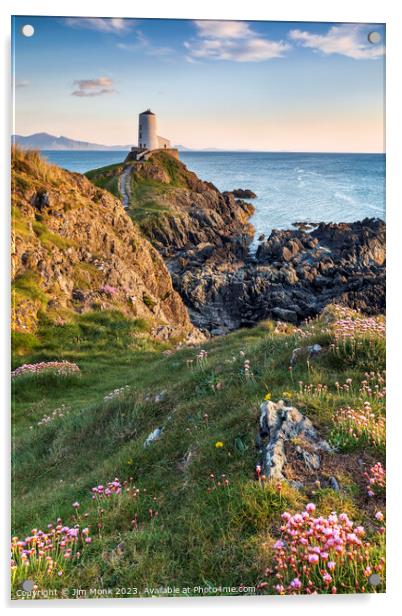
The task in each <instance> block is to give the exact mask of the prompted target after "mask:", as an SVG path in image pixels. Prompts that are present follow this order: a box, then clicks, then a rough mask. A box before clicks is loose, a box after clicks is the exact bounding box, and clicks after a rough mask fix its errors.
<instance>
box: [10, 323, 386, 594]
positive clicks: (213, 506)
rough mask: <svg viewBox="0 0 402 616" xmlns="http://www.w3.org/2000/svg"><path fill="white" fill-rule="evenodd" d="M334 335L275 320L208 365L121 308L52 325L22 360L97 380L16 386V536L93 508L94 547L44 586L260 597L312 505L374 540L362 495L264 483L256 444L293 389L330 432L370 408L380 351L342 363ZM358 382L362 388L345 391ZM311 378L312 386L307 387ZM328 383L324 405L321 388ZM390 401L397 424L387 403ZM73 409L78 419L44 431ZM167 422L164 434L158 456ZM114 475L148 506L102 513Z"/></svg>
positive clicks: (115, 500) (222, 346)
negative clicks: (61, 362)
mask: <svg viewBox="0 0 402 616" xmlns="http://www.w3.org/2000/svg"><path fill="white" fill-rule="evenodd" d="M331 336H332V334H331V331H330V329H329V328H328V326H327V325H326V324H325V322H324V321H323V320H321V321H318V322H317V323H313V324H310V325H309V326H307V327H306V328H305V331H304V337H303V338H302V340H301V339H300V333H299V332H298V331H297V330H296V329H295V328H293V327H292V326H290V327H288V328H287V331H286V332H284V333H281V332H278V331H277V330H275V325H274V324H272V323H262V324H261V325H260V326H258V327H255V328H253V329H245V330H239V331H237V332H235V333H232V334H229V335H228V336H225V337H220V338H216V339H213V340H211V341H210V342H208V343H206V344H205V345H204V346H203V348H204V349H205V350H206V351H207V355H206V356H204V357H202V358H201V359H197V357H196V356H197V354H198V351H199V349H193V348H183V349H179V350H174V349H169V348H167V346H166V345H162V344H158V343H156V342H153V341H152V340H151V339H150V338H149V337H148V335H147V324H146V323H144V322H134V323H131V322H129V321H127V320H126V319H125V318H124V317H123V316H122V315H119V314H118V313H96V312H95V313H92V314H87V315H81V316H80V317H79V318H77V320H76V321H75V322H74V323H71V324H69V325H64V326H55V325H52V324H50V323H46V322H43V323H42V326H41V328H40V330H39V333H38V338H37V341H36V344H35V345H33V346H32V347H31V349H30V351H29V355H26V356H25V357H23V358H21V357H19V358H17V363H18V364H20V363H22V362H23V361H24V362H27V361H29V362H37V361H42V360H50V359H66V360H69V361H74V362H76V363H78V365H79V367H80V370H81V373H80V375H79V376H74V377H71V378H70V377H69V378H56V377H55V376H54V375H49V374H44V375H42V376H41V377H39V376H36V377H35V379H34V380H30V379H29V378H21V377H20V378H17V379H15V380H14V381H13V518H12V527H13V533H15V534H16V535H18V536H19V537H23V536H26V535H27V534H28V533H30V531H31V529H32V528H42V529H46V526H47V524H48V523H49V522H54V521H55V520H56V518H57V517H58V516H60V517H61V518H62V519H63V523H64V524H67V525H69V526H71V525H72V524H73V523H74V521H76V515H77V514H76V513H75V511H74V509H73V508H72V503H73V502H75V501H78V502H79V503H80V507H79V511H78V515H79V516H81V517H80V523H82V524H83V525H84V524H85V525H88V526H89V527H90V530H91V535H92V542H91V543H90V544H89V545H88V546H84V547H83V549H82V556H81V557H80V560H79V562H72V561H71V562H67V563H64V572H63V579H62V580H61V579H60V578H58V577H57V576H47V577H46V576H45V578H40V579H38V585H39V586H41V585H42V587H46V588H52V589H55V590H56V592H59V591H60V588H61V587H62V586H64V587H66V586H67V587H69V586H70V587H75V588H80V589H82V592H88V593H89V592H90V588H95V587H96V588H100V589H102V588H113V589H114V594H115V596H119V595H118V590H117V589H118V588H121V587H127V588H137V596H148V594H149V592H150V594H155V595H158V594H160V591H158V590H157V589H159V588H160V587H161V586H168V585H169V586H176V587H180V588H182V587H186V586H190V588H191V589H193V588H194V587H196V586H199V585H201V586H208V585H212V586H220V585H222V586H240V585H241V584H245V585H249V586H255V585H257V584H258V583H259V582H261V581H262V580H264V579H266V576H265V573H264V572H265V569H266V568H267V566H269V565H270V563H271V560H272V544H273V542H274V541H275V540H276V538H277V537H278V534H279V527H280V525H281V513H282V512H283V511H284V510H289V511H293V512H294V511H297V510H300V509H302V508H303V507H304V505H305V504H306V502H307V501H308V499H311V498H313V499H314V500H315V501H316V504H317V508H318V509H319V510H321V511H322V512H323V514H327V512H329V511H332V510H333V509H334V508H336V509H337V510H338V511H339V512H340V511H341V510H345V511H346V512H347V513H348V514H349V515H351V517H353V520H354V521H355V522H356V523H363V524H364V525H365V524H367V528H368V529H370V519H371V517H370V516H372V510H371V509H370V507H369V506H368V505H367V504H365V503H366V500H367V499H366V500H365V494H364V493H362V492H361V490H360V489H359V488H358V487H355V489H353V490H351V489H349V488H348V490H347V491H345V492H341V493H336V492H334V491H333V490H330V489H328V488H326V489H322V490H318V491H317V492H316V493H315V495H314V494H313V495H312V494H307V493H305V492H304V491H297V490H295V489H293V488H291V487H290V486H288V485H286V484H284V485H283V486H282V489H281V490H279V491H278V489H277V486H276V485H274V484H271V483H269V482H267V483H266V484H265V485H261V484H260V483H258V482H257V481H256V480H255V475H254V469H255V464H256V461H257V454H256V451H255V444H254V440H255V435H256V432H257V422H258V416H259V405H260V404H261V401H262V400H263V399H264V396H265V395H266V393H267V392H270V395H271V399H272V400H277V399H280V398H281V397H283V392H285V391H286V392H287V394H288V395H289V396H290V397H291V399H292V401H293V402H294V404H295V405H296V406H298V407H299V408H301V409H302V410H303V412H305V413H306V414H307V415H309V416H310V417H311V419H312V420H313V421H314V422H315V423H316V424H317V425H318V426H319V427H320V430H321V432H322V435H323V436H324V437H328V435H329V434H330V432H331V430H332V429H333V427H334V412H335V410H336V409H337V408H338V407H340V406H343V405H345V404H349V405H350V406H353V405H354V406H356V405H357V404H358V403H359V400H360V397H361V394H360V393H359V387H358V385H357V384H358V383H359V382H360V381H362V380H363V379H364V378H365V368H364V366H365V363H366V362H368V361H371V360H370V358H371V354H370V349H368V348H367V347H366V346H365V345H360V346H358V348H357V349H356V353H357V354H358V361H357V362H355V363H354V364H353V366H348V365H347V364H342V365H341V364H340V362H339V358H338V356H337V353H336V352H335V351H334V350H331V347H330V344H331V340H332V337H331ZM317 339H320V340H321V341H322V342H324V341H325V342H326V346H325V350H324V351H323V352H322V353H321V354H320V355H319V356H318V357H317V359H316V360H314V361H310V362H309V361H307V360H303V361H302V360H300V362H298V363H297V364H296V366H295V367H294V368H293V370H289V369H288V366H289V361H290V357H291V354H292V350H293V348H295V347H296V346H300V344H303V345H307V344H310V343H311V342H312V341H315V340H317ZM28 347H29V345H28ZM245 358H247V359H248V360H249V361H250V370H251V374H247V372H245V371H244V361H245ZM383 360H384V358H383V357H382V358H381V362H380V363H381V364H382V362H383ZM350 378H352V382H353V386H352V387H350V388H349V389H348V390H345V389H342V390H340V389H339V388H337V386H336V383H345V382H346V380H347V379H350ZM299 381H302V382H303V383H304V384H311V385H312V389H311V390H309V391H308V392H306V391H305V390H304V389H303V387H300V385H299ZM322 384H326V385H327V390H326V391H325V393H324V394H323V393H322V392H320V391H319V392H317V386H318V385H322ZM122 387H125V389H124V390H122V391H120V392H117V393H116V392H115V393H114V394H112V395H111V396H110V395H109V394H110V393H111V392H113V391H114V390H116V389H119V388H122ZM161 392H164V393H163V395H162V396H160V398H161V399H160V400H158V398H157V395H158V394H160V393H161ZM105 398H106V399H105ZM375 404H376V410H377V411H378V412H381V413H384V405H383V404H382V402H381V401H377V402H376V403H375ZM62 405H64V407H65V409H66V410H67V411H68V412H66V413H65V414H64V416H63V417H56V418H55V419H54V420H53V421H51V422H49V423H48V424H47V425H40V426H38V425H37V423H38V422H39V421H40V420H41V418H42V417H43V416H44V415H49V414H51V413H52V411H53V410H55V409H56V408H60V407H61V406H62ZM31 426H32V428H31ZM157 427H160V428H162V434H161V437H160V438H159V440H157V441H155V442H154V443H152V444H151V445H150V446H149V447H145V448H144V441H145V439H146V438H147V436H148V435H149V434H150V433H151V432H152V431H154V430H155V428H157ZM216 443H221V444H222V446H220V447H217V446H216ZM359 448H361V449H360V450H361V452H362V454H364V455H371V456H372V458H373V459H375V460H380V461H383V452H382V451H380V450H377V449H376V448H375V447H372V448H371V449H370V448H369V449H368V448H367V445H366V444H364V445H363V444H361V443H360V442H359V443H358V444H357V451H359ZM186 461H187V462H186ZM211 473H212V474H213V478H211V476H210V475H211ZM222 475H224V477H222ZM114 477H118V478H119V479H120V480H128V481H129V485H130V486H132V485H134V484H135V486H136V487H137V488H138V489H139V490H140V492H139V497H138V498H137V497H135V498H134V497H133V496H132V493H131V492H128V493H127V492H124V493H123V494H121V495H117V496H113V497H110V499H109V500H108V501H107V502H104V503H102V505H101V506H100V505H99V504H97V502H96V501H94V500H93V499H92V498H91V493H90V491H91V488H92V487H93V486H95V485H98V484H99V483H102V484H105V483H106V482H107V481H112V480H113V478H114ZM130 478H132V479H131V480H130ZM349 479H350V482H353V481H354V480H355V477H351V478H349ZM225 480H227V481H228V483H227V484H226V483H225ZM218 482H219V483H220V485H218ZM345 483H346V482H345ZM144 490H145V491H144ZM377 506H381V504H377ZM100 508H103V509H104V512H103V513H100ZM150 510H152V513H150ZM156 511H157V515H155V512H156ZM85 513H87V514H88V516H87V517H85ZM99 524H100V526H99ZM376 549H377V548H376ZM17 586H18V585H17ZM17 586H16V587H17ZM147 588H148V589H149V588H151V589H152V588H153V589H156V590H154V591H149V592H148V591H147V590H146V589H147ZM190 594H197V592H196V591H195V590H191V592H190ZM223 594H225V593H223ZM88 596H90V595H89V594H88Z"/></svg>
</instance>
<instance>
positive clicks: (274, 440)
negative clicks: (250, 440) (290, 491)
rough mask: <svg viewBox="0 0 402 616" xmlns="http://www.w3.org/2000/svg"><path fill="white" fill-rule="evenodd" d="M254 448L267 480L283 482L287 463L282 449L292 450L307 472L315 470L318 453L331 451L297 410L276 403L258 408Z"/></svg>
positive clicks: (319, 461) (318, 461)
mask: <svg viewBox="0 0 402 616" xmlns="http://www.w3.org/2000/svg"><path fill="white" fill-rule="evenodd" d="M256 445H257V447H258V450H259V454H260V460H259V464H258V467H259V469H260V470H261V473H262V474H263V475H265V477H266V478H267V479H275V480H283V479H286V478H287V476H286V465H287V463H288V460H287V456H286V448H287V447H288V446H290V447H292V448H293V450H294V451H293V455H295V456H296V457H297V458H298V459H299V461H300V462H301V463H302V465H303V466H304V467H305V468H306V469H307V471H317V470H318V469H319V468H320V465H321V458H320V456H321V454H322V453H323V452H329V451H330V450H331V448H330V446H329V444H328V443H327V442H326V441H325V440H322V439H321V438H320V437H319V435H318V433H317V431H316V429H315V428H314V426H313V424H312V423H311V421H310V420H309V419H308V418H307V417H305V416H304V415H303V414H302V413H301V412H300V411H299V410H298V409H297V408H295V407H292V406H286V405H285V402H284V401H283V400H279V402H278V403H275V402H271V401H270V400H269V401H268V402H264V403H263V404H262V405H261V407H260V425H259V432H258V435H257V442H256Z"/></svg>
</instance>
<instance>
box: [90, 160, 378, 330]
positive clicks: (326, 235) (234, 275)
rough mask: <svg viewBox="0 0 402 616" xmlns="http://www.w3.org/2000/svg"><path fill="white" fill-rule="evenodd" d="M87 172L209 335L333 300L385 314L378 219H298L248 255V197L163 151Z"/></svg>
mask: <svg viewBox="0 0 402 616" xmlns="http://www.w3.org/2000/svg"><path fill="white" fill-rule="evenodd" d="M87 175H88V177H90V178H91V180H92V181H94V182H95V183H97V184H98V185H100V186H105V187H107V188H109V190H114V191H115V192H116V194H119V195H120V196H121V198H122V199H123V203H125V204H126V207H127V210H128V212H129V214H130V215H131V216H132V217H133V218H134V219H135V220H137V221H138V224H139V226H140V228H141V230H142V232H143V233H144V235H145V236H146V237H147V238H148V239H149V240H150V241H151V242H152V243H153V245H154V246H155V247H156V248H157V249H158V251H159V252H160V254H162V255H163V257H164V258H165V262H166V264H167V266H168V268H169V271H170V272H171V274H172V278H173V283H174V286H175V288H176V289H177V290H178V292H179V293H180V295H181V297H182V298H183V300H184V302H185V304H186V306H187V307H188V309H189V313H190V317H191V319H192V322H193V323H194V324H195V325H196V326H197V327H200V328H202V329H204V330H206V331H209V332H211V333H212V334H222V333H226V332H227V331H230V330H232V329H236V328H238V327H241V326H249V325H252V324H254V323H257V322H258V321H260V320H261V319H266V318H274V319H281V320H285V321H291V322H293V323H298V322H300V321H302V320H303V319H305V318H307V317H311V316H315V315H317V314H318V313H319V312H320V311H321V310H322V309H323V308H324V306H326V305H327V304H328V303H331V302H338V303H341V304H344V305H347V306H349V307H352V308H356V309H359V310H361V311H363V312H365V313H367V314H376V313H381V312H384V310H385V223H384V222H382V221H380V220H377V219H366V220H363V221H360V222H355V223H350V224H346V223H341V224H331V223H328V224H326V223H320V224H315V225H307V224H302V223H300V224H297V223H295V225H297V227H298V228H295V229H290V230H274V231H272V233H271V235H270V237H269V238H268V240H266V241H264V242H262V243H261V244H260V245H259V247H258V250H257V253H256V255H250V254H249V250H248V248H249V243H250V239H251V237H252V234H253V228H252V226H251V225H250V223H249V217H250V216H251V214H252V213H253V211H254V208H253V206H252V205H250V204H247V203H245V202H244V201H243V200H242V199H239V198H236V197H235V195H237V196H239V195H240V196H245V195H249V197H251V196H253V197H255V194H254V193H252V191H250V190H249V189H247V190H244V189H236V190H235V191H233V192H226V193H220V192H219V190H218V189H217V188H216V187H215V186H213V185H212V184H210V183H208V182H203V181H202V180H200V179H199V178H198V177H197V176H196V175H195V174H194V173H192V172H191V171H189V170H188V169H187V168H186V167H185V165H183V164H182V163H181V162H180V161H177V160H175V159H173V158H171V157H170V156H169V155H168V154H165V153H158V154H155V155H153V156H152V157H151V158H150V160H149V161H147V162H134V163H132V162H126V163H123V164H121V165H114V166H112V167H108V168H104V169H99V170H94V171H92V172H90V173H88V174H87Z"/></svg>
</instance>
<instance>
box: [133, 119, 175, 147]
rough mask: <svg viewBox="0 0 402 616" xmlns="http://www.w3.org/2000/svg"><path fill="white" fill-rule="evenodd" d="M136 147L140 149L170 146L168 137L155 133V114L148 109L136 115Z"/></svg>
mask: <svg viewBox="0 0 402 616" xmlns="http://www.w3.org/2000/svg"><path fill="white" fill-rule="evenodd" d="M138 148H139V149H141V150H142V149H145V150H158V149H160V148H170V141H169V139H165V138H164V137H159V136H158V135H157V133H156V115H155V114H154V113H152V111H151V110H150V109H147V110H146V111H143V112H142V113H140V115H139V117H138Z"/></svg>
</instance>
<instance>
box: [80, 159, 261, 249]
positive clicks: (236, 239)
mask: <svg viewBox="0 0 402 616" xmlns="http://www.w3.org/2000/svg"><path fill="white" fill-rule="evenodd" d="M87 176H88V177H89V178H90V179H91V181H92V182H94V183H95V184H97V185H98V186H102V187H105V188H108V190H111V191H112V192H114V193H115V194H116V195H117V196H119V197H120V198H121V199H122V201H123V203H124V204H125V206H126V208H127V211H128V213H129V214H130V216H132V218H133V219H134V220H135V221H136V222H137V223H138V225H139V226H140V228H141V230H142V231H143V233H144V235H145V236H146V237H147V238H148V239H149V240H150V241H151V243H152V244H153V245H154V246H155V247H156V248H157V249H158V251H159V252H160V253H161V254H163V255H164V256H165V257H169V256H170V257H171V256H174V255H177V254H178V253H179V252H180V251H183V250H195V251H199V250H205V249H206V250H211V251H212V250H214V251H217V250H218V251H220V252H224V253H227V252H228V251H229V252H233V251H235V252H237V254H244V253H245V252H247V247H248V244H249V241H250V239H251V237H252V236H253V233H254V230H253V227H252V226H251V225H250V224H249V222H248V219H249V217H250V216H251V214H252V213H253V212H254V207H253V206H252V205H251V204H249V203H246V202H244V201H243V200H241V199H236V198H235V197H234V195H233V194H232V193H224V194H223V193H221V192H220V191H219V190H218V189H217V188H216V187H215V186H214V185H213V184H211V183H210V182H204V181H202V180H200V179H199V178H198V177H197V175H196V174H195V173H193V172H192V171H189V170H188V169H187V167H186V166H185V165H184V164H183V163H182V162H181V161H179V160H176V159H175V158H173V157H171V156H169V154H167V153H165V152H158V153H155V154H153V155H152V156H151V157H150V159H149V160H147V161H140V162H131V161H127V162H126V163H123V164H120V165H112V166H110V167H105V168H102V169H95V170H94V171H90V172H88V173H87ZM206 244H208V245H209V247H207V246H206Z"/></svg>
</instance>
